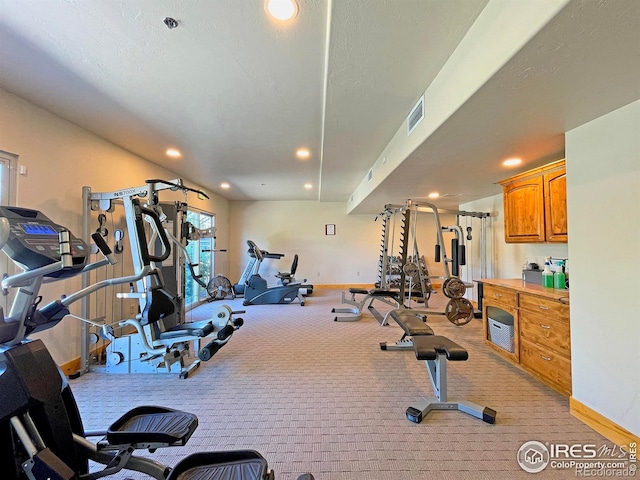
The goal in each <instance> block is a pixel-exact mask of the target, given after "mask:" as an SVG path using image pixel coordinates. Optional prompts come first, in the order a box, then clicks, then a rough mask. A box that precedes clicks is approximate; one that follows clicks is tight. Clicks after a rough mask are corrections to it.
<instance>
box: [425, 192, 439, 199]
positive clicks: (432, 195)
mask: <svg viewBox="0 0 640 480" xmlns="http://www.w3.org/2000/svg"><path fill="white" fill-rule="evenodd" d="M428 196H429V198H440V194H439V193H438V192H431V193H430V194H429V195H428Z"/></svg>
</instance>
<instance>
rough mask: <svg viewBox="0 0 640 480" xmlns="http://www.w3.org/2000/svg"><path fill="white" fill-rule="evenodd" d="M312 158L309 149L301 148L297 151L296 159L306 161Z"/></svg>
mask: <svg viewBox="0 0 640 480" xmlns="http://www.w3.org/2000/svg"><path fill="white" fill-rule="evenodd" d="M310 156H311V152H310V151H309V149H308V148H299V149H298V150H296V157H298V158H299V159H300V160H305V159H307V158H309V157H310Z"/></svg>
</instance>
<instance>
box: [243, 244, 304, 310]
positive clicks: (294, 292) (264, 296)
mask: <svg viewBox="0 0 640 480" xmlns="http://www.w3.org/2000/svg"><path fill="white" fill-rule="evenodd" d="M247 245H249V251H250V252H252V253H253V255H252V257H255V258H256V259H257V262H256V265H257V266H258V267H259V265H260V263H261V262H262V259H263V256H262V250H260V249H259V248H258V246H257V245H256V244H255V243H254V242H252V241H251V240H247ZM305 281H306V280H305ZM300 287H302V283H297V282H296V283H288V284H287V285H276V286H272V287H269V286H268V285H267V281H266V280H265V279H264V278H262V277H261V276H260V274H259V273H258V270H257V268H254V271H253V273H252V275H251V276H250V277H249V279H248V280H247V283H246V285H245V288H244V301H243V302H242V304H243V305H245V306H246V305H275V304H279V303H291V302H293V301H294V300H296V299H297V300H298V301H299V302H300V305H301V306H304V296H303V295H302V293H300Z"/></svg>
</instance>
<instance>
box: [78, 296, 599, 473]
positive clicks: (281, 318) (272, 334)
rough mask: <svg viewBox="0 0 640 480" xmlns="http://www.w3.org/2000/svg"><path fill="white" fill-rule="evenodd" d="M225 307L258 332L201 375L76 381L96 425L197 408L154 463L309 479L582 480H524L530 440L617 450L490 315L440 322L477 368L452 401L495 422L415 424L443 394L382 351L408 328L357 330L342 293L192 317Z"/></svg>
mask: <svg viewBox="0 0 640 480" xmlns="http://www.w3.org/2000/svg"><path fill="white" fill-rule="evenodd" d="M446 300H447V299H446V298H444V297H443V295H442V293H437V294H435V295H434V296H432V299H431V300H430V302H429V303H430V307H431V308H435V309H440V311H442V310H443V306H444V304H445V303H446ZM221 303H227V304H229V305H230V306H232V307H233V308H234V309H237V310H239V309H242V308H246V310H247V311H246V314H244V315H242V317H243V318H244V319H245V325H244V326H243V327H242V328H241V329H240V330H238V331H237V332H236V333H235V334H234V335H233V337H232V338H231V340H230V341H229V343H228V344H227V345H226V346H225V347H224V348H222V350H220V351H219V352H218V353H217V354H216V355H215V356H214V357H213V358H212V359H211V360H210V361H209V362H206V363H202V364H201V366H200V368H199V369H198V370H197V371H196V372H195V373H194V374H193V376H191V377H190V378H188V379H186V380H181V379H179V378H178V376H177V375H171V374H135V375H107V374H104V373H89V374H86V375H83V376H82V377H80V378H79V379H76V380H73V381H71V385H72V388H73V391H74V393H75V395H76V397H77V400H78V404H79V407H80V410H81V412H82V416H83V419H84V423H85V428H88V429H95V428H100V427H106V426H107V425H106V424H107V423H110V422H112V421H114V420H115V419H116V418H117V417H118V416H120V415H121V414H123V413H124V412H125V411H127V410H128V409H130V408H133V407H134V406H137V405H163V406H168V407H172V408H177V409H182V410H186V411H189V412H193V413H195V414H197V415H198V417H199V421H200V424H199V427H198V429H197V430H196V432H195V433H194V435H193V437H192V438H191V440H190V441H189V443H188V444H187V446H185V447H181V448H178V447H174V448H167V449H160V450H158V451H156V452H155V453H154V454H152V455H151V454H149V453H148V452H146V451H142V454H144V455H151V457H152V458H154V459H155V460H157V461H160V462H162V463H166V464H168V465H173V464H175V463H176V462H177V461H178V460H179V459H181V458H182V457H184V456H185V455H188V454H190V453H194V452H199V451H207V450H232V449H255V450H257V451H259V452H260V453H261V454H262V455H263V456H264V457H265V458H266V459H267V461H268V462H269V466H270V467H271V468H272V469H273V470H275V473H276V478H277V479H287V480H289V479H291V480H294V479H295V478H296V477H297V476H298V475H299V474H300V473H304V472H311V473H313V474H314V476H315V478H316V479H317V480H338V479H340V480H377V479H388V480H425V479H429V480H440V479H474V480H477V479H492V480H493V479H514V478H536V479H550V478H574V475H575V473H574V472H573V471H570V470H552V469H551V468H550V467H547V469H546V470H544V471H543V472H541V473H538V474H535V475H532V474H529V473H525V472H524V471H523V470H521V469H520V467H519V466H518V464H517V462H516V454H517V451H518V449H519V448H520V446H521V445H522V444H523V443H525V442H527V441H530V440H538V441H540V442H543V443H544V442H549V443H568V444H573V443H595V444H596V445H603V444H607V445H611V442H609V441H607V440H606V439H605V438H604V437H602V436H600V435H599V434H597V433H596V432H594V431H593V430H591V429H590V428H589V427H587V426H586V425H584V424H583V423H581V422H580V421H578V420H577V419H575V418H573V417H572V416H571V415H570V414H569V402H568V399H567V398H565V397H563V396H561V395H560V394H558V393H556V392H555V391H553V390H552V389H550V388H548V387H546V386H545V385H543V384H542V383H540V382H539V381H537V380H535V379H534V378H532V377H531V376H529V375H527V374H526V373H523V372H522V371H520V370H519V369H518V368H516V367H515V366H513V365H511V364H509V363H508V362H506V361H504V360H502V359H501V358H499V357H498V356H497V355H495V354H494V353H492V351H490V349H489V348H488V347H487V346H485V345H484V343H483V341H482V323H481V321H480V320H473V321H472V322H471V323H469V324H467V325H465V326H463V327H456V326H455V325H453V324H451V323H449V322H448V321H447V319H446V318H445V317H443V316H438V315H433V316H430V317H429V320H428V322H429V324H430V325H431V327H432V328H433V330H434V331H435V333H436V334H437V335H443V336H446V337H448V338H450V339H452V340H454V341H456V342H457V343H459V344H460V345H462V346H464V347H465V348H466V349H467V350H468V351H469V360H468V361H466V362H449V364H448V367H449V368H448V384H449V397H450V399H451V398H460V399H466V400H469V401H472V402H475V403H478V404H480V405H486V406H489V407H491V408H493V409H495V410H496V411H497V412H498V415H497V421H496V424H495V425H489V424H486V423H483V422H482V421H480V420H478V419H476V418H473V417H470V416H468V415H466V414H464V413H461V412H457V411H444V412H432V413H430V414H429V415H428V416H427V418H426V419H425V420H424V421H423V422H422V423H421V424H414V423H411V422H409V421H408V420H406V418H405V410H406V409H407V407H408V406H410V405H411V404H413V403H414V402H415V401H416V400H418V399H419V398H420V397H422V396H432V395H433V393H432V389H431V383H430V381H429V376H428V374H427V370H426V368H425V364H424V362H421V361H418V360H416V358H415V355H414V352H413V350H409V351H381V350H380V347H379V343H380V342H383V341H387V342H391V343H393V342H395V341H396V340H398V339H399V338H400V336H401V330H400V328H399V327H398V326H397V325H395V324H392V325H390V326H386V327H381V326H380V325H379V324H378V323H377V322H376V320H375V319H374V318H373V317H372V316H371V315H370V314H369V313H368V312H367V313H366V314H365V315H364V316H363V318H362V319H361V320H360V321H358V322H351V323H341V322H334V321H333V317H334V314H332V313H331V308H332V307H338V306H339V305H340V291H338V290H321V289H316V290H315V291H314V293H313V296H311V297H308V299H307V302H306V305H305V306H304V307H301V306H300V305H298V304H290V305H264V306H251V307H242V299H236V300H233V301H222V302H214V303H209V304H206V305H203V306H201V307H198V308H197V309H195V310H194V311H192V312H190V313H188V314H187V316H188V317H190V318H191V319H193V320H198V319H202V318H207V317H208V316H210V312H211V311H212V309H214V308H216V307H219V305H220V304H221ZM383 307H385V306H384V305H383ZM380 310H381V311H385V310H388V308H384V309H383V308H381V309H380ZM110 478H119V479H124V478H134V479H143V478H149V477H146V476H144V475H142V474H137V473H132V472H127V473H123V472H121V473H120V474H118V475H117V476H114V477H110Z"/></svg>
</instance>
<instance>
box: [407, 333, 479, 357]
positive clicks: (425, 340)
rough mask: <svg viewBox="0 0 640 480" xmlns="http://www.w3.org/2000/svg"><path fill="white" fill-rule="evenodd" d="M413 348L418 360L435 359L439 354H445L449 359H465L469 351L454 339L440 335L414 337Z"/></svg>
mask: <svg viewBox="0 0 640 480" xmlns="http://www.w3.org/2000/svg"><path fill="white" fill-rule="evenodd" d="M413 348H414V349H415V351H416V358H417V359H418V360H435V359H436V358H437V357H438V354H445V355H446V356H447V360H454V361H455V360H457V361H464V360H467V359H468V358H469V352H467V350H466V349H465V348H464V347H461V346H460V345H458V344H457V343H455V342H454V341H452V340H449V339H448V338H446V337H442V336H440V335H431V336H417V337H415V338H414V339H413Z"/></svg>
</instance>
